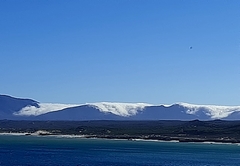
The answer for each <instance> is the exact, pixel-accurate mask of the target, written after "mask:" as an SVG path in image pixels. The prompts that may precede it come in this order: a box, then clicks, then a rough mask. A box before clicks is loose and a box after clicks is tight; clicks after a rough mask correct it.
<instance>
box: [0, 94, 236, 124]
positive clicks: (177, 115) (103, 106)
mask: <svg viewBox="0 0 240 166" xmlns="http://www.w3.org/2000/svg"><path fill="white" fill-rule="evenodd" d="M0 119H8V120H74V121H83V120H84V121H85V120H194V119H199V120H212V119H224V120H239V119H240V106H216V105H195V104H188V103H175V104H172V105H163V104H160V105H152V104H146V103H112V102H99V103H87V104H56V103H40V102H38V101H35V100H32V99H21V98H15V97H11V96H8V95H0Z"/></svg>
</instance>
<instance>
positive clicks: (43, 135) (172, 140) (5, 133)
mask: <svg viewBox="0 0 240 166" xmlns="http://www.w3.org/2000/svg"><path fill="white" fill-rule="evenodd" d="M4 135H8V136H26V137H31V136H37V137H56V138H72V139H74V138H84V139H104V140H117V141H132V142H135V141H136V142H137V141H141V142H171V143H202V144H214V145H217V144H219V145H237V146H240V142H234V141H232V142H231V141H219V140H216V141H214V140H208V139H204V140H198V139H193V138H181V140H179V139H167V140H166V139H144V138H132V137H128V138H117V137H114V138H113V137H101V136H96V135H67V134H66V135H64V134H51V133H50V134H39V133H13V132H11V133H7V132H4V133H0V136H4Z"/></svg>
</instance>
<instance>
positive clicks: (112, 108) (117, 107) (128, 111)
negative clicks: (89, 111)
mask: <svg viewBox="0 0 240 166" xmlns="http://www.w3.org/2000/svg"><path fill="white" fill-rule="evenodd" d="M88 105H90V106H92V107H95V108H98V109H99V110H100V111H102V112H111V113H113V114H116V115H120V116H132V115H135V114H136V113H137V112H138V111H141V110H143V109H144V108H145V107H146V106H151V105H150V104H145V103H110V102H101V103H89V104H88Z"/></svg>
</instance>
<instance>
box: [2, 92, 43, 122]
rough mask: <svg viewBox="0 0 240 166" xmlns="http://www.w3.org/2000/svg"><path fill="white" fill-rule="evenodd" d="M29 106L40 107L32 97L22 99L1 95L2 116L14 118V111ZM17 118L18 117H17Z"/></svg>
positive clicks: (3, 117)
mask: <svg viewBox="0 0 240 166" xmlns="http://www.w3.org/2000/svg"><path fill="white" fill-rule="evenodd" d="M27 106H34V107H36V108H38V107H39V105H38V102H36V101H34V100H31V99H20V98H15V97H11V96H7V95H0V118H1V119H9V118H13V113H14V112H17V111H19V110H21V109H22V108H24V107H27ZM15 118H17V117H15Z"/></svg>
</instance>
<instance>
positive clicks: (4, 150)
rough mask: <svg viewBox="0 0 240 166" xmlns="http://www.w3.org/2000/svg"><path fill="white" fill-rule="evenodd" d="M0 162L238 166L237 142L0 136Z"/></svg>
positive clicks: (22, 165)
mask: <svg viewBox="0 0 240 166" xmlns="http://www.w3.org/2000/svg"><path fill="white" fill-rule="evenodd" d="M0 165H1V166H2V165H3V166H4V165H6V166H8V165H12V166H15V165H16V166H26V165H29V166H30V165H31V166H32V165H33V166H44V165H56V166H65V165H66V166H68V165H69V166H70V165H71V166H74V165H76V166H77V165H78V166H108V165H110V166H237V165H240V146H238V145H237V144H210V143H209V144H207V143H179V142H160V141H129V140H105V139H86V138H66V137H53V136H13V135H0Z"/></svg>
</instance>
